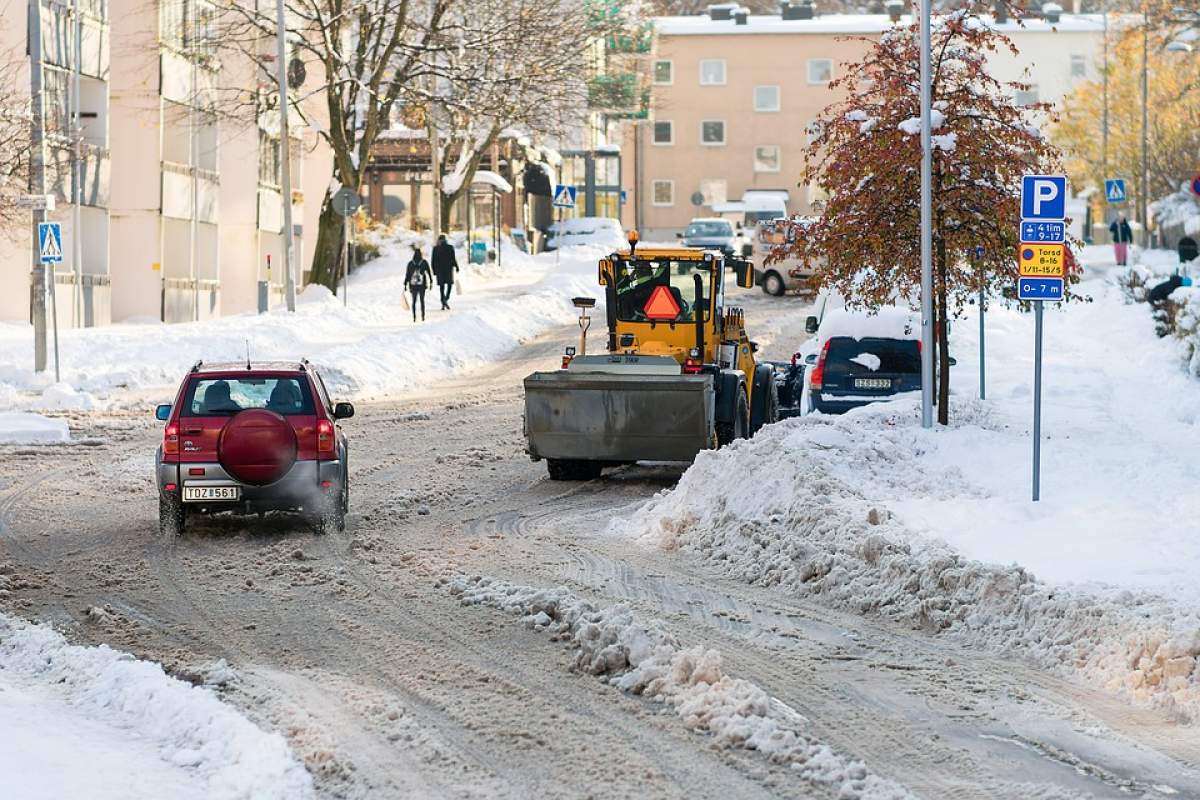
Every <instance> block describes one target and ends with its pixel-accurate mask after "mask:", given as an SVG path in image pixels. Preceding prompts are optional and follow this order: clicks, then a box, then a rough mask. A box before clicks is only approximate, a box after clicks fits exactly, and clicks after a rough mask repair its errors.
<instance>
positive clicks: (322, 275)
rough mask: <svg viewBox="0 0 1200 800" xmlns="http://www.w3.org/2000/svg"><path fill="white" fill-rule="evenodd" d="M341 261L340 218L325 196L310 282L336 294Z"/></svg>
mask: <svg viewBox="0 0 1200 800" xmlns="http://www.w3.org/2000/svg"><path fill="white" fill-rule="evenodd" d="M341 261H342V218H341V216H340V215H339V214H338V213H337V212H336V211H334V210H333V203H332V202H330V197H329V195H328V194H326V196H325V199H324V201H323V203H322V205H321V219H320V222H318V224H317V243H316V245H315V246H314V248H313V265H312V275H311V282H312V283H319V284H321V285H322V286H324V287H326V288H327V289H329V290H330V291H331V292H337V284H338V277H339V274H338V266H339V265H340V264H341Z"/></svg>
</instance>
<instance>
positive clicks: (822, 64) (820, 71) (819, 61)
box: [808, 58, 833, 83]
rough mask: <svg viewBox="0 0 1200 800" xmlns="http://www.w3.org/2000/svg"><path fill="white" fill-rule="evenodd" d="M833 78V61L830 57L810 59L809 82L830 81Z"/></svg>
mask: <svg viewBox="0 0 1200 800" xmlns="http://www.w3.org/2000/svg"><path fill="white" fill-rule="evenodd" d="M831 80H833V62H832V61H830V60H829V59H828V58H810V59H809V60H808V82H809V83H829V82H830V81H831Z"/></svg>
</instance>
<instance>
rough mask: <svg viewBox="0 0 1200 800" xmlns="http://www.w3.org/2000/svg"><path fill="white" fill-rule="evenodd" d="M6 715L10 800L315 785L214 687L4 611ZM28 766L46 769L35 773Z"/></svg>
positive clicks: (299, 792)
mask: <svg viewBox="0 0 1200 800" xmlns="http://www.w3.org/2000/svg"><path fill="white" fill-rule="evenodd" d="M0 710H3V713H0V716H2V717H3V719H4V720H5V722H4V724H3V725H0V794H5V795H6V796H12V797H18V796H19V797H54V796H62V797H65V796H87V797H93V798H94V797H113V798H115V797H137V796H142V797H166V796H170V797H196V798H200V797H203V798H230V799H231V800H232V799H233V798H239V799H240V798H247V799H249V798H255V800H257V799H258V798H287V799H288V800H290V798H298V797H308V796H310V795H311V794H312V779H311V777H310V776H309V774H308V772H307V771H306V770H305V769H304V767H303V766H302V765H301V764H300V763H299V761H297V760H296V758H295V756H294V755H293V754H292V752H291V750H290V749H289V748H288V745H287V743H286V742H285V741H284V739H283V737H282V736H280V735H279V734H277V733H265V732H264V731H262V730H260V729H259V728H257V727H256V726H255V725H254V724H253V723H251V722H250V721H249V720H247V719H246V718H245V717H243V716H241V715H240V714H238V713H237V712H236V711H235V710H233V709H232V708H231V707H229V706H227V705H225V704H224V703H222V702H221V701H220V700H218V699H217V697H216V696H215V695H213V694H212V693H211V692H210V691H209V690H206V689H201V688H197V687H194V686H190V685H188V684H186V683H183V682H182V681H179V680H176V679H174V678H171V677H168V676H167V675H166V674H165V673H164V672H163V671H162V668H161V667H160V666H159V665H157V664H153V663H150V662H147V661H139V660H137V659H135V658H133V657H132V656H130V655H128V654H125V653H120V652H117V651H115V650H111V649H109V648H108V647H105V646H100V647H79V646H76V645H70V644H67V642H66V641H65V640H64V639H63V637H62V636H60V635H59V634H57V633H55V632H54V631H52V630H50V629H49V628H47V627H44V626H40V625H32V624H28V623H25V622H21V621H18V620H15V619H13V618H11V617H7V616H4V615H2V614H0ZM71 745H78V747H77V748H71V747H70V746H71ZM68 753H70V755H71V760H70V761H69V762H67V761H64V756H65V755H67V754H68ZM105 756H107V757H105ZM110 760H115V764H117V765H120V766H121V767H122V768H121V769H115V770H114V766H113V763H110ZM6 761H8V762H10V763H7V764H6V763H5V762H6ZM30 761H32V762H33V764H35V765H36V766H44V767H46V768H45V769H36V768H34V769H31V768H30V763H29V762H30ZM68 763H69V764H70V766H67V764H68ZM18 765H19V766H18ZM6 767H13V768H12V769H8V768H6ZM160 781H161V782H160ZM13 782H15V786H14V785H13ZM72 787H76V788H77V789H78V790H76V791H70V789H71V788H72ZM9 789H11V792H10V791H8V790H9Z"/></svg>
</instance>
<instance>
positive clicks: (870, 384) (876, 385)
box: [854, 378, 892, 389]
mask: <svg viewBox="0 0 1200 800" xmlns="http://www.w3.org/2000/svg"><path fill="white" fill-rule="evenodd" d="M854 388H855V389H890V388H892V381H891V379H890V378H855V379H854Z"/></svg>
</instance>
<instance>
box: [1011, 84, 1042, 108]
mask: <svg viewBox="0 0 1200 800" xmlns="http://www.w3.org/2000/svg"><path fill="white" fill-rule="evenodd" d="M1013 99H1014V100H1015V101H1016V103H1017V105H1019V106H1031V105H1033V104H1034V103H1036V102H1037V101H1038V90H1037V87H1036V86H1030V87H1029V88H1028V89H1018V90H1017V92H1016V94H1015V95H1014V96H1013Z"/></svg>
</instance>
